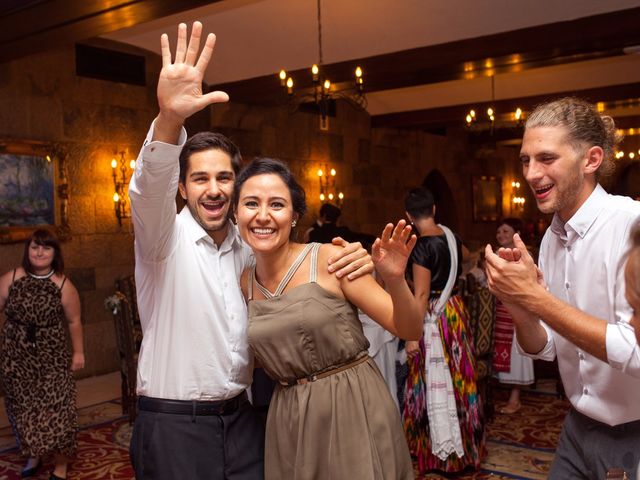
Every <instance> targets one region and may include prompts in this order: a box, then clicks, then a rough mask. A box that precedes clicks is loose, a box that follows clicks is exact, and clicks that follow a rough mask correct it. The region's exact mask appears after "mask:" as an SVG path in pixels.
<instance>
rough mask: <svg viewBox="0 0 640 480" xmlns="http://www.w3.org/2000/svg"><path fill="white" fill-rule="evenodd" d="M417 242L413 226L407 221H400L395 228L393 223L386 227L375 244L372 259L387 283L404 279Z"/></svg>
mask: <svg viewBox="0 0 640 480" xmlns="http://www.w3.org/2000/svg"><path fill="white" fill-rule="evenodd" d="M417 241H418V237H416V236H415V235H411V226H409V225H407V222H406V221H405V220H400V221H399V222H398V224H397V225H396V226H395V227H394V226H393V224H392V223H389V224H387V226H386V227H384V230H383V232H382V236H381V237H380V238H376V241H375V242H374V243H373V247H372V249H371V258H372V259H373V264H374V265H375V268H376V271H377V272H378V273H379V274H380V275H381V276H382V278H383V279H384V280H385V281H387V279H392V278H403V277H404V271H405V268H406V266H407V260H408V259H409V255H410V254H411V250H413V247H414V246H415V244H416V242H417Z"/></svg>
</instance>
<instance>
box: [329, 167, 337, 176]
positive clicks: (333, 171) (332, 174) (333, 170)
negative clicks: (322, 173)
mask: <svg viewBox="0 0 640 480" xmlns="http://www.w3.org/2000/svg"><path fill="white" fill-rule="evenodd" d="M330 173H331V176H332V177H335V176H336V169H335V168H332V169H331V172H330Z"/></svg>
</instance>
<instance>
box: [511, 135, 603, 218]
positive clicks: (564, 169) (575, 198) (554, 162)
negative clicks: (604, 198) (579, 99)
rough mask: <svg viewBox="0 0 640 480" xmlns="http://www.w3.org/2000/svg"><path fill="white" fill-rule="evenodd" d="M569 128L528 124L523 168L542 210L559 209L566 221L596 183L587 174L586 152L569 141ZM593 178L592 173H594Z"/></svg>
mask: <svg viewBox="0 0 640 480" xmlns="http://www.w3.org/2000/svg"><path fill="white" fill-rule="evenodd" d="M567 135H568V132H567V129H566V128H564V127H562V126H556V127H533V128H527V129H526V130H525V133H524V138H523V139H522V148H521V150H520V161H521V162H522V172H523V174H524V177H525V179H526V180H527V183H528V184H529V187H531V190H532V191H533V194H534V196H535V199H536V203H537V204H538V208H539V209H540V211H541V212H543V213H555V212H557V213H558V214H559V216H560V218H561V219H562V220H564V221H567V220H568V219H569V218H571V217H572V216H573V214H574V213H575V212H576V211H577V210H578V208H580V206H581V205H582V204H583V203H584V201H585V200H586V199H587V198H588V197H589V195H590V193H591V191H592V190H593V188H594V187H595V179H593V180H590V181H588V179H587V178H586V177H585V172H586V171H589V170H586V169H585V164H586V161H585V159H586V156H587V155H589V152H590V151H591V150H590V149H589V150H588V151H587V152H586V153H584V154H581V152H577V151H576V149H575V148H574V146H573V145H572V144H571V143H570V142H569V141H568V138H567ZM591 177H592V178H593V176H591Z"/></svg>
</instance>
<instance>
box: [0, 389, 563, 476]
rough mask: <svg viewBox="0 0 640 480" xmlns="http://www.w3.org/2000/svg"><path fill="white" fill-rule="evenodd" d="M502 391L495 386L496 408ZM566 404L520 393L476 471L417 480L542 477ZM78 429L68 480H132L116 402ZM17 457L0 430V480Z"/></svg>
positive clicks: (490, 431)
mask: <svg viewBox="0 0 640 480" xmlns="http://www.w3.org/2000/svg"><path fill="white" fill-rule="evenodd" d="M506 395H507V392H506V391H503V390H495V394H494V398H495V403H496V406H497V407H498V408H499V407H500V405H501V404H503V403H504V402H505V400H506ZM568 408H569V404H568V402H567V401H566V400H563V399H559V398H558V397H557V396H555V395H552V394H548V393H541V392H539V391H535V392H523V395H522V409H521V410H520V411H519V412H517V413H516V414H514V415H501V414H499V413H496V416H495V418H494V420H493V422H491V423H490V424H489V425H488V426H487V439H488V440H487V450H488V456H487V458H486V460H485V461H484V462H483V464H482V468H481V470H480V471H479V472H469V473H464V474H461V475H448V476H447V477H442V476H439V475H437V474H429V475H427V476H424V477H420V478H422V479H433V478H457V479H460V480H463V479H464V480H468V479H478V480H481V479H489V478H490V479H492V480H501V479H544V478H546V476H547V475H546V474H547V471H548V469H549V465H550V464H551V461H552V460H553V454H554V450H555V445H556V443H557V440H558V435H559V434H560V428H561V426H562V420H563V419H564V416H565V415H566V413H567V410H568ZM78 413H79V423H80V426H81V430H80V432H79V433H78V454H77V457H76V458H75V459H74V460H73V462H72V463H71V464H70V471H69V477H68V478H69V479H70V480H102V479H111V480H124V479H133V471H132V469H131V466H130V465H129V454H128V445H129V438H130V434H131V430H130V427H129V424H128V421H127V418H125V417H123V416H122V410H121V407H120V404H119V402H117V401H112V402H106V403H101V404H98V405H94V406H91V407H86V408H83V409H81V410H79V412H78ZM22 462H23V460H22V459H21V458H20V455H19V454H18V451H17V449H16V446H15V442H14V439H13V436H12V434H11V430H10V429H9V428H5V429H2V430H0V480H14V479H16V480H17V479H18V478H20V476H19V471H20V468H21V467H22ZM51 468H52V464H51V461H50V460H48V463H47V462H46V463H45V468H43V469H41V470H40V473H39V475H38V476H35V477H32V478H34V479H36V480H46V479H48V478H49V477H48V474H49V472H50V471H51Z"/></svg>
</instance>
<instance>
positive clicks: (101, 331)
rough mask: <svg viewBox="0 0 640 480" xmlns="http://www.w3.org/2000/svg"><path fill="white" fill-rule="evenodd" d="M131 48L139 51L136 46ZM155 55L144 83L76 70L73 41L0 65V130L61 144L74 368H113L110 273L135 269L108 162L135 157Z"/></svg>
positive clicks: (11, 263) (3, 254) (0, 258)
mask: <svg viewBox="0 0 640 480" xmlns="http://www.w3.org/2000/svg"><path fill="white" fill-rule="evenodd" d="M135 53H138V54H139V53H140V52H138V51H136V52H135ZM158 69H159V60H158V58H157V57H156V56H150V55H149V56H148V58H147V80H148V81H147V86H134V85H127V84H124V83H117V82H110V81H105V80H96V79H91V78H84V77H79V76H76V74H75V58H74V49H73V48H68V49H63V50H58V51H54V52H48V53H43V54H38V55H32V56H30V57H27V58H23V59H21V60H17V61H13V62H10V63H6V64H3V65H2V68H0V138H2V139H18V140H20V139H24V140H38V141H43V142H56V143H59V144H60V145H61V146H62V147H63V148H64V149H65V150H66V152H67V168H68V175H69V204H68V214H69V226H70V229H71V239H70V240H68V241H66V242H64V243H63V244H62V250H63V254H64V259H65V264H66V273H67V275H68V276H69V278H70V279H71V280H72V281H73V283H74V284H75V286H76V287H77V288H78V290H79V291H80V297H81V302H82V321H83V324H84V337H85V351H86V367H85V369H84V370H83V371H82V372H79V376H80V377H82V376H91V375H96V374H101V373H105V372H110V371H113V370H116V369H117V368H119V363H118V357H117V351H116V344H115V332H114V326H113V319H112V317H111V315H110V314H109V313H108V312H107V311H106V310H105V309H104V307H103V302H104V299H105V297H107V296H109V295H111V294H112V293H113V291H114V281H115V279H116V278H117V277H119V276H121V275H126V274H131V273H133V264H134V258H133V235H132V234H131V231H130V230H131V229H130V225H129V221H128V220H125V222H124V223H123V226H122V227H120V226H119V225H118V222H117V219H116V217H115V215H114V208H113V200H112V196H113V180H112V176H111V166H110V162H111V159H112V158H113V156H114V152H115V151H120V150H123V149H126V150H127V151H128V156H131V157H132V158H135V157H136V155H137V153H138V149H139V145H140V144H141V143H142V140H143V139H144V136H145V134H146V131H147V128H148V125H149V123H150V121H151V120H152V119H153V117H154V116H155V114H156V111H157V107H156V100H155V82H156V77H157V72H158ZM22 251H23V246H22V244H21V243H20V244H8V245H0V271H1V272H5V271H7V270H9V269H11V268H14V267H15V266H17V265H19V263H20V261H21V258H22Z"/></svg>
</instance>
